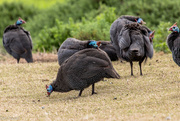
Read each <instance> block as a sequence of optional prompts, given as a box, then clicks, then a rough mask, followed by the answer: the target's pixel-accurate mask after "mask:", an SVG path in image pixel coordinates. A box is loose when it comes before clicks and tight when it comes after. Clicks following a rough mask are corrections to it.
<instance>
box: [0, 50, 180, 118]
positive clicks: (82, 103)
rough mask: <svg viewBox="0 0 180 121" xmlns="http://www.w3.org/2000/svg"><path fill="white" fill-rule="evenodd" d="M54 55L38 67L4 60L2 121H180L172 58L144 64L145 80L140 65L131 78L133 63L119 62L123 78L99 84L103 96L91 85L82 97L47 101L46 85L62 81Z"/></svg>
mask: <svg viewBox="0 0 180 121" xmlns="http://www.w3.org/2000/svg"><path fill="white" fill-rule="evenodd" d="M52 55H53V54H52ZM36 56H37V55H36ZM51 57H52V56H47V58H46V59H47V60H48V58H51ZM53 57H54V59H52V58H53ZM53 57H52V58H51V60H52V62H48V61H46V59H44V60H43V61H45V62H39V61H40V59H39V60H38V61H35V63H32V64H27V63H24V62H23V60H22V61H21V63H20V64H16V61H15V60H13V58H11V57H8V58H5V57H4V59H2V60H4V61H1V63H0V120H42V121H44V120H56V121H87V120H88V121H89V120H95V121H105V120H107V121H121V120H124V121H151V120H153V121H161V120H162V121H165V120H172V121H179V120H180V69H179V67H178V66H177V65H176V64H175V63H174V62H173V60H172V57H171V54H163V53H155V55H154V57H153V59H152V60H148V61H147V63H146V64H145V65H144V64H143V67H142V69H143V74H144V75H143V76H140V74H139V66H138V63H135V64H134V75H135V76H130V64H129V63H126V62H123V63H121V62H119V61H116V62H113V66H114V68H115V69H116V70H117V72H118V73H119V74H120V76H121V79H105V81H101V82H99V83H97V84H96V85H95V91H96V92H97V93H98V94H97V95H91V87H89V88H87V89H85V90H84V91H83V93H82V97H80V98H77V96H78V93H79V92H78V91H70V92H67V93H57V92H53V93H52V95H51V97H50V98H49V97H46V89H45V85H46V84H50V83H51V82H52V80H54V79H55V78H56V74H57V70H58V68H59V65H58V63H57V58H56V57H57V56H56V55H54V56H53ZM36 58H37V57H36ZM39 58H41V57H39ZM8 59H9V60H11V59H12V61H5V60H8Z"/></svg>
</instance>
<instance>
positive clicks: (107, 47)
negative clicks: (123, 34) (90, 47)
mask: <svg viewBox="0 0 180 121" xmlns="http://www.w3.org/2000/svg"><path fill="white" fill-rule="evenodd" d="M100 42H101V45H100V47H99V48H100V49H102V50H103V51H105V52H106V53H107V54H108V56H109V58H110V59H111V61H117V60H118V57H117V54H116V49H115V48H114V47H113V45H112V43H111V42H110V41H100Z"/></svg>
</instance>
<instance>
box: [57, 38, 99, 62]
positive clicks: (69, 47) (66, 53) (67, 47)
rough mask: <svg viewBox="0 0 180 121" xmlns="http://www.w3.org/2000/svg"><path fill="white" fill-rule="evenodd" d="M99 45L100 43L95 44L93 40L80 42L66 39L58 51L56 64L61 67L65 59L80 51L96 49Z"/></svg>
mask: <svg viewBox="0 0 180 121" xmlns="http://www.w3.org/2000/svg"><path fill="white" fill-rule="evenodd" d="M99 45H100V42H96V41H95V40H89V41H81V40H78V39H75V38H67V39H66V40H65V41H64V42H63V43H62V44H61V46H60V48H59V50H58V63H59V65H61V64H62V63H63V62H64V61H65V60H66V59H68V58H69V57H70V56H72V55H73V54H74V53H76V52H78V51H80V50H83V49H86V48H97V47H98V46H99Z"/></svg>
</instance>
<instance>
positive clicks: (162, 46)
mask: <svg viewBox="0 0 180 121" xmlns="http://www.w3.org/2000/svg"><path fill="white" fill-rule="evenodd" d="M171 26H172V25H171V23H170V22H160V24H159V25H158V27H157V29H156V32H155V35H154V40H153V45H154V49H155V50H156V51H163V52H165V53H168V52H170V50H169V48H168V46H167V44H166V39H167V36H168V35H169V34H170V33H171V32H170V31H169V32H168V28H170V27H171Z"/></svg>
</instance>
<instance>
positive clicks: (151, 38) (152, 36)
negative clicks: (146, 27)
mask: <svg viewBox="0 0 180 121" xmlns="http://www.w3.org/2000/svg"><path fill="white" fill-rule="evenodd" d="M154 33H155V31H153V32H149V40H150V42H152V40H153V38H154Z"/></svg>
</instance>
